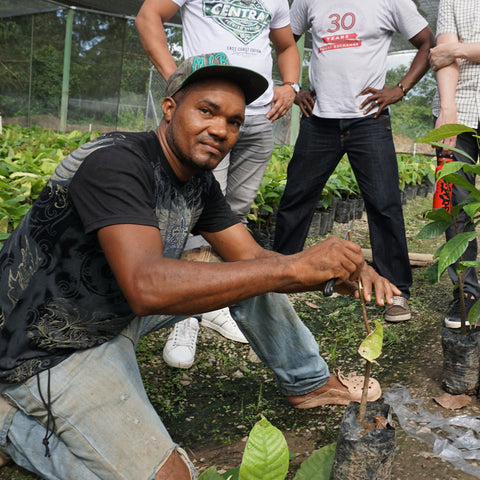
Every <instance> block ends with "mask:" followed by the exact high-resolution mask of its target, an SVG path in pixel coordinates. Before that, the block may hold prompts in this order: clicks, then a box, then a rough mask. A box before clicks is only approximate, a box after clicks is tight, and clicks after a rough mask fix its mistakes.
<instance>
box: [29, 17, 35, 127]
mask: <svg viewBox="0 0 480 480" xmlns="http://www.w3.org/2000/svg"><path fill="white" fill-rule="evenodd" d="M34 27H35V15H32V26H31V29H30V65H29V75H28V106H27V127H30V118H31V117H30V113H31V107H32V78H33V47H34V45H33V34H34V32H35V30H34Z"/></svg>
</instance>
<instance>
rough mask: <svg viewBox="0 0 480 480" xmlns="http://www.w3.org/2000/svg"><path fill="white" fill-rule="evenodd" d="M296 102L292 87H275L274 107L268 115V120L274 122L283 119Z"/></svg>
mask: <svg viewBox="0 0 480 480" xmlns="http://www.w3.org/2000/svg"><path fill="white" fill-rule="evenodd" d="M294 100H295V92H294V90H293V88H292V87H291V86H290V85H288V84H287V85H281V86H279V87H273V100H272V102H273V106H272V108H271V109H270V111H269V112H268V113H267V118H268V119H269V120H270V121H271V122H274V121H275V120H277V119H278V118H281V117H283V116H284V115H285V114H286V113H287V112H288V111H289V110H290V107H291V106H292V104H293V101H294Z"/></svg>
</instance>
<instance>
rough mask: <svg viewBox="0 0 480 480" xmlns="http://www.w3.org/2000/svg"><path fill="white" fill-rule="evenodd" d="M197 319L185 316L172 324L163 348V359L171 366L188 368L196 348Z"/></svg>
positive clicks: (191, 363)
mask: <svg viewBox="0 0 480 480" xmlns="http://www.w3.org/2000/svg"><path fill="white" fill-rule="evenodd" d="M198 330H199V326H198V320H197V319H196V318H194V317H189V318H186V319H185V320H182V321H181V322H178V323H176V324H175V325H174V327H173V330H172V332H171V333H170V335H169V336H168V340H167V343H166V344H165V347H164V348H163V359H164V360H165V362H166V363H168V364H169V365H170V366H171V367H176V368H190V367H191V366H192V365H193V362H194V361H195V351H196V349H197V336H198Z"/></svg>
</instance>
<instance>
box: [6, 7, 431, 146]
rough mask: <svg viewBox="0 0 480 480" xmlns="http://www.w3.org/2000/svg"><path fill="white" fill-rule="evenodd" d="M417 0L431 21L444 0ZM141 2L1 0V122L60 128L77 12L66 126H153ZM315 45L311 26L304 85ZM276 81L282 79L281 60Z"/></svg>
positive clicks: (154, 77) (284, 128) (155, 77)
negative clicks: (139, 22)
mask: <svg viewBox="0 0 480 480" xmlns="http://www.w3.org/2000/svg"><path fill="white" fill-rule="evenodd" d="M415 1H416V3H417V5H418V7H419V10H420V12H421V13H422V14H423V15H424V16H425V18H427V20H428V21H429V23H430V26H431V27H432V28H434V27H435V21H436V13H437V9H438V1H439V0H415ZM142 2H143V0H79V1H64V0H62V1H54V0H22V1H18V0H0V51H1V52H2V61H1V62H0V115H1V116H2V117H3V119H4V122H6V123H8V122H9V121H14V122H15V123H19V124H23V125H28V126H29V125H35V124H39V125H42V126H44V127H47V128H55V129H57V128H59V123H60V118H61V116H62V115H63V113H62V112H61V105H62V99H63V100H64V101H65V89H63V96H62V86H64V84H63V82H64V81H65V78H64V72H65V68H64V50H65V48H64V47H65V43H66V31H67V23H68V17H69V15H72V13H71V12H73V29H72V33H71V35H70V40H71V43H72V48H71V60H70V65H69V69H68V73H69V78H68V83H67V86H68V89H67V95H68V98H67V100H66V103H67V104H68V109H67V112H66V118H67V124H66V128H67V129H68V130H71V129H73V128H76V129H80V130H86V129H89V128H94V129H101V130H112V129H122V130H143V129H150V128H153V127H155V126H156V123H157V121H158V120H159V119H160V117H161V108H160V102H161V98H162V96H163V91H164V85H165V82H164V81H163V79H162V78H161V76H160V75H159V74H158V73H157V72H156V70H154V69H153V68H152V67H151V63H150V61H149V60H148V59H147V57H146V55H145V52H144V51H143V48H142V46H141V44H140V41H139V39H138V33H137V31H136V28H135V25H134V17H135V15H136V13H137V12H138V9H139V8H140V6H141V4H142ZM70 6H71V7H74V10H70V9H69V8H68V7H70ZM68 12H70V13H68ZM180 23H181V22H180V17H179V15H176V16H174V17H173V18H172V20H171V23H169V24H168V26H167V35H168V40H169V45H170V50H171V52H172V53H173V54H174V56H175V58H176V59H177V60H178V61H180V60H181V25H180ZM411 48H412V46H411V45H410V44H409V42H408V41H406V40H405V39H403V38H402V37H401V36H398V35H394V37H393V39H392V45H391V48H390V52H391V53H393V52H396V51H403V50H406V49H411ZM310 49H311V37H310V34H307V35H306V36H305V60H304V63H303V65H304V70H305V73H304V75H303V76H302V84H304V85H303V86H304V87H308V75H307V74H306V70H307V65H308V59H309V55H310ZM275 65H276V61H275ZM274 81H275V82H276V83H277V84H278V83H281V77H280V75H279V73H278V71H277V69H276V68H275V70H274ZM291 112H292V111H290V112H289V113H288V115H287V116H286V117H284V118H283V119H281V120H279V121H277V122H275V123H274V128H275V141H276V142H277V143H280V144H282V143H287V144H288V143H290V141H291V135H290V125H291ZM64 116H65V115H64ZM294 130H295V129H294Z"/></svg>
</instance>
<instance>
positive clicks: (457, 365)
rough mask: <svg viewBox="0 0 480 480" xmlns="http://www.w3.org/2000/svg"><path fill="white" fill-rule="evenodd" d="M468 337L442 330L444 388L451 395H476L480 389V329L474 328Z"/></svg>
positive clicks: (456, 332)
mask: <svg viewBox="0 0 480 480" xmlns="http://www.w3.org/2000/svg"><path fill="white" fill-rule="evenodd" d="M468 333H469V334H467V335H462V334H461V333H460V331H459V329H458V330H457V329H456V330H452V329H449V328H445V327H443V328H442V332H441V338H442V351H443V381H442V387H443V388H444V390H445V391H446V392H448V393H450V394H451V395H461V394H466V395H475V394H476V393H477V392H478V387H479V368H480V328H478V327H472V328H471V329H470V330H469V332H468Z"/></svg>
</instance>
